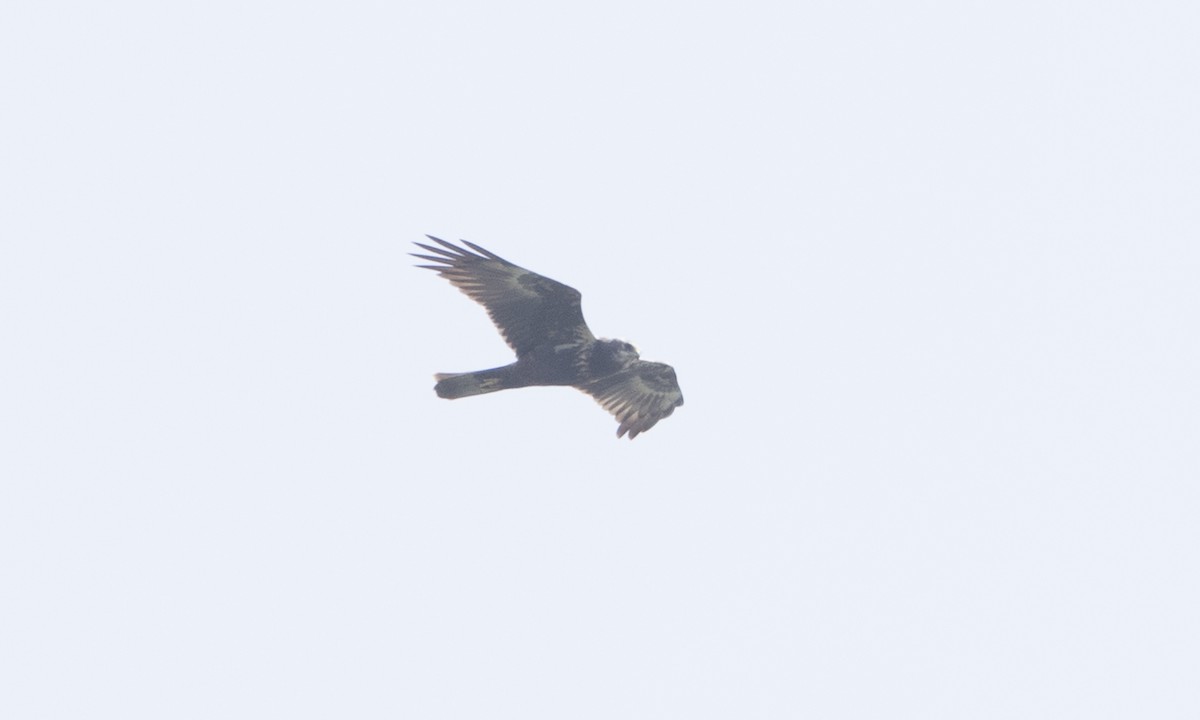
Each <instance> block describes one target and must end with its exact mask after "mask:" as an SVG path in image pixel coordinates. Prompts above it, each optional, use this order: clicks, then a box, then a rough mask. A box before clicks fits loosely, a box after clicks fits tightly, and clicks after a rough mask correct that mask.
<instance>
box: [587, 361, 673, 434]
mask: <svg viewBox="0 0 1200 720" xmlns="http://www.w3.org/2000/svg"><path fill="white" fill-rule="evenodd" d="M579 389H580V390H583V391H584V392H585V393H587V394H589V395H591V396H592V397H594V398H596V402H598V403H600V405H601V407H603V408H604V409H605V410H607V411H609V412H610V413H612V414H613V415H614V416H615V417H616V418H617V422H618V423H620V425H619V426H618V427H617V437H623V436H624V435H625V434H626V433H629V439H630V440H632V439H634V438H635V437H637V436H638V434H640V433H644V432H646V431H647V430H649V429H650V428H652V427H654V426H655V424H657V423H658V421H659V420H662V419H663V418H665V417H668V416H669V415H670V414H671V413H673V412H675V408H677V407H679V406H680V405H682V404H683V392H682V391H681V390H680V389H679V381H678V380H677V379H676V378H675V370H674V369H673V368H672V367H671V366H670V365H667V364H665V363H657V362H648V361H646V360H639V361H637V362H635V363H633V364H632V365H630V366H629V367H627V368H625V369H624V370H622V371H620V372H618V373H614V374H612V375H609V376H608V377H604V378H600V379H598V380H594V381H592V382H590V383H588V384H587V385H583V386H581V387H580V388H579Z"/></svg>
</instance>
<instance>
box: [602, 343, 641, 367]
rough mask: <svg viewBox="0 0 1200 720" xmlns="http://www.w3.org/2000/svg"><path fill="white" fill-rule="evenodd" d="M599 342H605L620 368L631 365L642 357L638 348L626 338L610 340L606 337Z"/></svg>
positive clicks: (606, 347)
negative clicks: (625, 339) (626, 340)
mask: <svg viewBox="0 0 1200 720" xmlns="http://www.w3.org/2000/svg"><path fill="white" fill-rule="evenodd" d="M599 342H601V343H603V344H604V347H605V349H607V350H608V352H609V353H611V357H612V359H613V362H614V363H615V364H616V366H617V367H619V368H626V367H629V366H630V365H631V364H633V363H635V362H637V361H638V359H639V358H640V357H641V355H638V351H637V348H635V347H634V346H633V345H631V344H629V343H627V342H625V341H624V340H609V339H607V338H606V339H602V340H600V341H599Z"/></svg>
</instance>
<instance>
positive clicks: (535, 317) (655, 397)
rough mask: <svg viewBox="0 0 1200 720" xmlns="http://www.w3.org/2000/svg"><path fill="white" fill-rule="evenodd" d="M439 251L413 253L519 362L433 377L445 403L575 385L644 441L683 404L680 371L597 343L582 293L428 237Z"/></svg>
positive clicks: (476, 250) (616, 345)
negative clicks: (473, 305) (470, 303)
mask: <svg viewBox="0 0 1200 720" xmlns="http://www.w3.org/2000/svg"><path fill="white" fill-rule="evenodd" d="M426 237H427V238H429V239H430V240H431V241H433V242H435V243H437V245H438V246H437V247H435V246H433V245H426V244H424V243H414V244H415V245H417V246H418V247H420V248H421V249H423V250H425V251H426V252H428V253H430V254H428V255H426V254H420V253H411V254H412V256H413V257H417V258H420V259H422V260H428V261H430V262H432V263H436V264H434V265H418V266H417V267H422V268H429V269H430V270H434V271H436V272H437V273H438V274H439V275H441V276H442V277H444V278H446V279H447V280H449V281H450V282H451V283H452V284H453V285H454V287H456V288H458V289H459V290H461V291H462V292H463V293H465V294H466V295H467V297H469V298H471V299H472V300H474V301H475V302H477V303H479V304H480V305H482V306H483V307H484V308H485V309H486V310H487V313H488V316H490V317H491V319H492V322H493V323H495V324H496V327H497V328H498V329H499V330H500V334H501V335H503V336H504V340H505V341H506V342H507V343H508V344H509V347H511V348H512V349H513V351H514V352H515V353H516V354H517V361H516V362H514V363H512V364H511V365H505V366H503V367H498V368H492V369H490V370H477V371H475V372H463V373H438V374H436V375H434V378H435V379H436V380H437V385H436V386H434V390H435V391H436V392H437V394H438V397H443V398H450V399H454V398H461V397H468V396H470V395H482V394H484V393H490V392H496V391H497V390H509V389H511V388H519V387H529V386H531V385H569V386H571V387H574V388H578V389H580V390H582V391H583V392H585V393H587V394H588V395H591V396H592V397H593V398H595V399H596V402H598V403H600V405H601V406H602V407H603V408H604V409H605V410H607V411H608V412H610V413H612V414H613V415H614V416H616V418H617V421H618V423H619V426H618V427H617V437H618V438H620V437H623V436H624V435H625V434H626V433H628V434H629V439H630V440H632V439H633V438H635V437H637V436H638V434H639V433H644V432H646V431H647V430H649V429H650V428H652V427H654V425H655V423H657V422H658V421H659V420H662V419H663V418H665V417H667V416H668V415H670V414H671V413H673V412H675V408H677V407H679V406H680V405H682V404H683V393H682V392H680V390H679V382H678V381H677V380H676V379H675V370H674V369H673V368H672V367H671V366H670V365H666V364H664V363H658V362H648V361H646V360H642V359H640V357H639V356H638V352H637V350H636V349H634V347H633V346H632V345H630V344H629V343H627V342H625V341H623V340H608V339H604V338H597V337H596V336H594V335H592V331H591V330H589V329H588V326H587V323H586V322H584V320H583V310H582V309H581V308H580V303H579V301H580V295H579V291H578V290H576V289H574V288H571V287H568V286H566V285H563V284H562V283H560V282H557V281H554V280H551V279H550V278H548V277H544V276H542V275H538V274H537V273H535V272H530V271H529V270H526V269H525V268H522V267H518V266H516V265H514V264H512V263H510V262H509V261H507V260H505V259H504V258H502V257H500V256H499V255H496V254H495V253H492V252H489V251H487V250H484V249H483V248H481V247H479V246H478V245H475V244H473V243H469V242H467V241H466V240H463V241H462V242H463V244H464V245H466V248H462V247H458V246H457V245H453V244H451V243H448V242H446V241H445V240H440V239H438V238H435V237H433V236H432V235H426Z"/></svg>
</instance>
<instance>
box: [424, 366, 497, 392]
mask: <svg viewBox="0 0 1200 720" xmlns="http://www.w3.org/2000/svg"><path fill="white" fill-rule="evenodd" d="M508 375H509V373H508V368H507V367H501V368H494V369H492V370H477V371H476V372H464V373H438V374H436V375H434V376H433V378H434V379H435V380H437V385H434V386H433V390H434V392H436V393H437V394H438V397H441V398H446V399H447V400H454V399H456V398H462V397H470V396H471V395H485V394H487V393H491V392H496V391H497V390H507V389H508V388H510V387H513V386H512V385H510V384H508V382H507V380H508Z"/></svg>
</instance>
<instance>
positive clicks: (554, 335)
mask: <svg viewBox="0 0 1200 720" xmlns="http://www.w3.org/2000/svg"><path fill="white" fill-rule="evenodd" d="M426 237H428V238H429V239H430V240H432V241H433V242H435V243H437V244H438V245H440V246H441V247H434V246H432V245H426V244H424V243H416V245H417V246H419V247H421V248H423V249H424V250H427V251H429V252H430V253H433V254H432V255H421V254H417V253H412V255H413V257H418V258H421V259H422V260H429V261H432V262H435V263H439V264H437V265H419V266H418V267H423V268H429V269H430V270H436V271H437V272H438V274H439V275H441V276H442V277H444V278H446V279H447V280H449V281H450V282H451V283H453V284H454V287H456V288H458V289H459V290H462V291H463V292H464V293H466V295H467V296H468V297H470V298H471V299H472V300H474V301H475V302H477V303H479V304H480V305H483V306H484V307H485V308H486V309H487V312H488V316H489V317H491V319H492V322H493V323H495V324H496V327H497V328H498V329H499V330H500V334H501V335H503V336H504V340H505V342H507V343H508V344H509V346H510V347H512V349H513V350H515V351H516V353H517V357H520V356H521V355H523V354H524V353H526V352H528V351H530V350H532V349H533V348H535V347H537V346H539V345H545V344H548V343H549V344H559V343H577V342H581V341H588V340H593V339H594V337H593V335H592V333H591V331H590V330H588V326H587V323H586V322H584V320H583V310H582V309H581V308H580V304H579V300H580V295H579V291H578V290H576V289H575V288H572V287H569V286H567V285H563V284H562V283H560V282H557V281H555V280H551V279H550V278H548V277H544V276H542V275H538V274H537V273H535V272H530V271H528V270H526V269H525V268H523V267H518V266H516V265H513V264H512V263H510V262H509V261H507V260H505V259H504V258H502V257H500V256H499V255H496V254H495V253H491V252H488V251H487V250H484V249H483V248H481V247H479V246H478V245H475V244H473V243H469V242H467V241H466V240H463V241H462V242H463V244H464V245H466V246H467V248H470V249H469V250H468V249H464V248H460V247H458V246H456V245H452V244H450V243H448V242H446V241H445V240H440V239H438V238H435V237H433V236H432V235H427V236H426ZM472 250H473V251H474V252H471V251H472Z"/></svg>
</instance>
